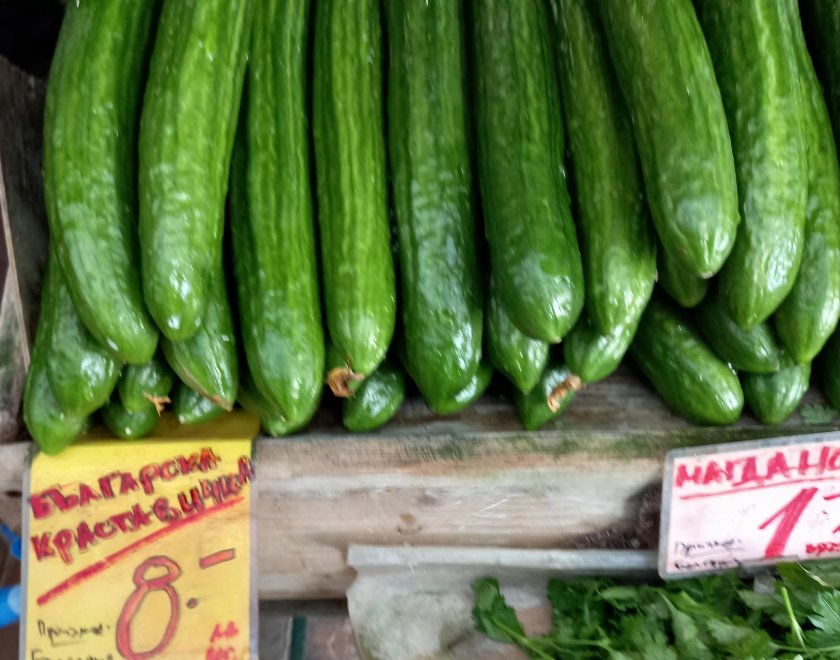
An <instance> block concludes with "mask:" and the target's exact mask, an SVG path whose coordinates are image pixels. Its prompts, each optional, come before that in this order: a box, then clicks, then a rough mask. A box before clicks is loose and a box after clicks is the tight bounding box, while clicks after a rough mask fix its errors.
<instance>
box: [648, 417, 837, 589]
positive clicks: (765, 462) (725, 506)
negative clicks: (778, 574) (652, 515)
mask: <svg viewBox="0 0 840 660" xmlns="http://www.w3.org/2000/svg"><path fill="white" fill-rule="evenodd" d="M660 530H661V533H660V546H659V573H660V575H661V576H662V577H663V578H675V577H680V576H690V575H697V574H702V573H715V572H719V571H724V570H727V569H730V568H734V567H740V566H746V565H762V564H774V563H778V562H782V561H802V560H807V559H818V558H825V557H837V556H840V433H837V432H832V433H820V434H813V435H806V436H797V437H793V438H774V439H770V440H760V441H754V442H740V443H731V444H725V445H714V446H710V447H695V448H690V449H678V450H673V451H671V452H669V453H668V455H667V456H666V459H665V474H664V480H663V494H662V519H661V527H660Z"/></svg>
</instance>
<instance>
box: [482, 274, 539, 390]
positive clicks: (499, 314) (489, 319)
mask: <svg viewBox="0 0 840 660" xmlns="http://www.w3.org/2000/svg"><path fill="white" fill-rule="evenodd" d="M484 318H485V322H486V323H487V329H486V331H485V334H486V336H487V352H488V354H489V356H490V359H491V360H492V362H493V364H494V365H495V367H496V369H498V370H499V371H500V372H502V373H503V374H504V375H505V376H506V377H507V379H508V380H510V381H511V382H512V383H513V384H514V385H515V386H516V387H517V389H519V390H520V391H522V392H530V391H531V390H532V389H534V386H535V385H536V384H537V381H539V379H540V376H541V375H542V372H543V370H544V369H545V366H546V364H547V363H548V344H547V343H546V342H544V341H541V340H539V339H533V338H531V337H529V336H528V335H526V334H524V333H523V332H522V331H521V330H519V328H517V327H516V325H515V324H514V323H513V321H512V320H511V318H510V317H509V316H508V314H507V311H506V310H505V308H504V306H503V305H502V304H501V302H500V301H499V297H498V294H497V293H496V287H495V285H494V284H493V278H492V277H491V278H490V286H489V290H488V294H487V311H486V313H485V317H484Z"/></svg>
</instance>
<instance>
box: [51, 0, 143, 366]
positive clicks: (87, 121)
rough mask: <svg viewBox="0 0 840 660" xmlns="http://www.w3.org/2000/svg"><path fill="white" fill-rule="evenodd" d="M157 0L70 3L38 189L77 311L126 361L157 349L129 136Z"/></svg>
mask: <svg viewBox="0 0 840 660" xmlns="http://www.w3.org/2000/svg"><path fill="white" fill-rule="evenodd" d="M156 5H157V3H156V2H154V1H153V0H152V1H149V2H134V0H114V1H113V2H82V3H78V2H71V3H69V4H68V6H67V9H66V11H65V15H64V22H63V23H62V27H61V34H60V37H59V41H58V45H57V47H56V52H55V56H54V57H53V65H52V68H51V70H50V78H49V84H48V86H47V98H46V109H45V114H44V155H43V160H44V197H45V200H46V207H47V218H48V219H49V224H50V231H51V235H52V242H53V245H54V247H55V250H56V253H57V255H58V260H59V262H60V263H61V267H62V270H63V271H64V275H65V278H66V282H67V286H68V287H69V290H70V293H71V295H72V297H73V302H74V303H75V305H76V308H77V310H78V313H79V315H80V316H81V317H82V320H83V321H84V323H85V325H86V326H87V328H88V330H90V332H91V334H93V336H94V337H96V339H97V340H99V342H101V343H102V344H103V345H104V346H106V347H107V348H109V349H110V350H112V351H113V352H114V353H116V354H117V356H118V357H119V358H120V359H121V360H124V361H126V362H130V363H142V362H145V361H146V360H148V359H149V358H150V357H151V356H152V354H153V353H154V351H155V347H156V346H157V340H158V331H157V328H156V327H155V324H154V322H153V321H152V318H151V316H150V315H149V312H148V310H147V309H146V304H145V302H144V300H143V290H142V284H141V279H140V270H139V267H138V263H137V258H136V254H137V183H136V181H137V179H136V169H135V162H136V144H135V136H136V131H137V124H138V121H139V114H140V106H139V103H140V95H141V93H142V83H143V68H144V65H145V60H146V56H147V51H148V46H149V44H150V41H151V39H150V37H151V35H152V29H151V28H152V22H153V20H154V18H155V17H156V15H157V8H156Z"/></svg>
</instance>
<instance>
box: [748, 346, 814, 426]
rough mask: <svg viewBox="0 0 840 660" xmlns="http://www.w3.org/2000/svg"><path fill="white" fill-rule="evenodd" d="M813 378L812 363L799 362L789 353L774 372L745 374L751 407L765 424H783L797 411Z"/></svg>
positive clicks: (749, 405)
mask: <svg viewBox="0 0 840 660" xmlns="http://www.w3.org/2000/svg"><path fill="white" fill-rule="evenodd" d="M810 378H811V363H810V362H806V363H805V364H796V363H795V362H794V361H793V360H792V359H791V358H790V357H788V356H787V355H785V356H784V359H783V361H782V367H781V369H779V371H777V372H776V373H774V374H750V373H742V374H741V383H742V385H743V386H744V399H745V400H746V402H747V407H749V409H750V410H751V411H752V412H753V414H754V415H755V416H756V417H758V419H760V420H761V421H762V422H763V423H764V424H781V423H782V422H784V421H785V420H786V419H787V418H788V417H790V416H791V415H792V414H793V411H794V410H796V407H797V406H798V405H799V402H800V401H802V397H804V396H805V392H807V391H808V382H809V380H810Z"/></svg>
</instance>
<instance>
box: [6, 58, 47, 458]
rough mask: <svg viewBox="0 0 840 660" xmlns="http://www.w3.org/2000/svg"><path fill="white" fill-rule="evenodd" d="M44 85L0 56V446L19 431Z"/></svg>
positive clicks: (35, 272)
mask: <svg viewBox="0 0 840 660" xmlns="http://www.w3.org/2000/svg"><path fill="white" fill-rule="evenodd" d="M43 108H44V83H43V81H40V80H37V79H35V78H33V77H32V76H29V75H27V74H25V73H24V72H22V71H20V70H19V69H17V68H16V67H14V66H12V65H11V64H10V63H9V62H8V61H7V60H6V59H4V58H2V57H0V118H2V119H0V442H8V441H10V440H13V439H14V438H15V437H16V436H17V435H18V433H19V430H20V416H19V410H20V400H21V394H22V391H23V380H24V375H25V373H26V368H27V366H28V364H29V339H30V337H32V336H34V328H35V321H36V318H37V313H38V300H39V291H40V282H41V272H42V270H43V265H44V262H45V259H46V245H47V229H46V225H47V223H46V213H45V211H44V201H43V199H44V196H43V190H42V181H41V158H40V154H41V117H42V115H43Z"/></svg>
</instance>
